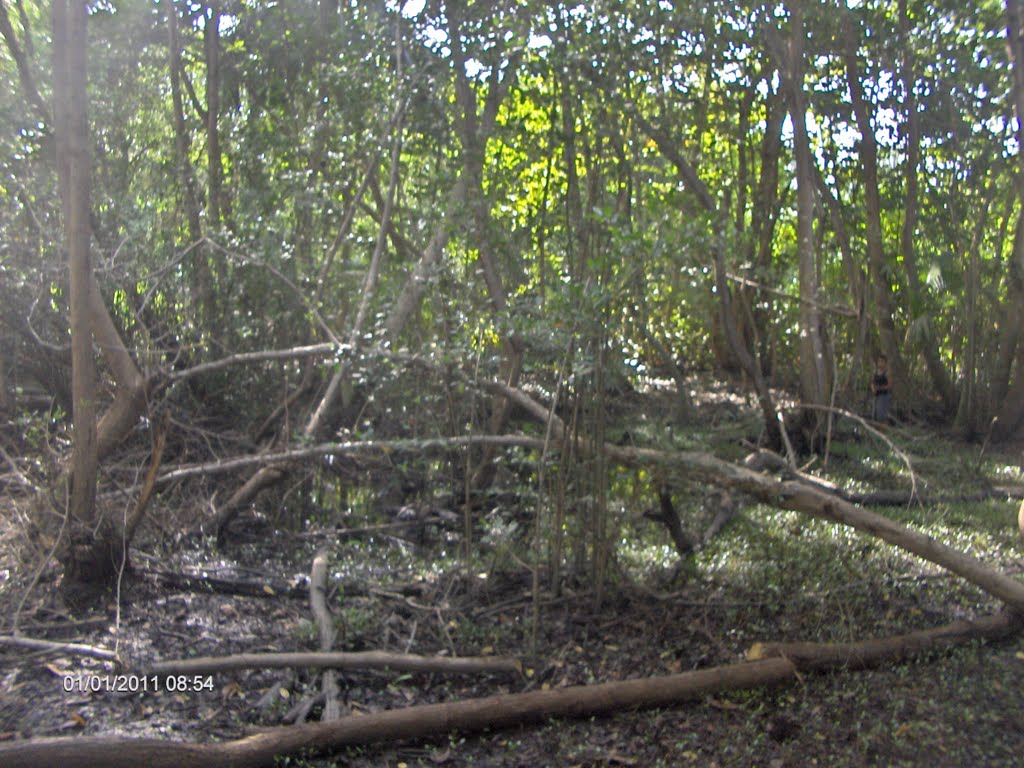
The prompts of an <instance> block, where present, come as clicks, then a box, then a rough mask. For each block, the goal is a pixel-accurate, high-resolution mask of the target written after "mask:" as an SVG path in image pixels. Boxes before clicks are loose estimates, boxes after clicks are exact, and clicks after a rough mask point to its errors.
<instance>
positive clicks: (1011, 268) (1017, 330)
mask: <svg viewBox="0 0 1024 768" xmlns="http://www.w3.org/2000/svg"><path fill="white" fill-rule="evenodd" d="M1022 35H1024V9H1022V6H1021V0H1006V37H1007V41H1008V46H1007V47H1008V48H1009V51H1010V57H1011V59H1012V61H1013V103H1014V108H1015V110H1016V113H1017V136H1016V138H1017V144H1018V146H1024V144H1022V142H1024V37H1022ZM1017 163H1018V166H1019V168H1018V172H1019V173H1024V152H1018V153H1017ZM1017 196H1018V198H1019V200H1020V204H1021V205H1022V206H1024V187H1022V186H1021V185H1020V184H1019V183H1018V184H1017ZM1022 335H1024V207H1022V208H1021V210H1020V213H1019V215H1018V217H1017V231H1016V233H1015V234H1014V240H1013V254H1012V255H1011V257H1010V261H1009V264H1008V265H1007V270H1006V302H1005V304H1004V305H1003V312H1002V319H1001V322H1000V333H999V351H998V354H997V357H996V366H995V371H994V373H993V376H992V402H993V406H994V408H995V411H996V415H997V419H998V421H996V423H995V427H994V428H993V430H992V436H993V437H994V438H996V439H1000V440H1001V439H1006V438H1009V437H1011V436H1012V435H1014V434H1015V433H1016V432H1017V430H1018V429H1019V428H1020V427H1021V424H1022V422H1024V359H1020V358H1021V357H1024V355H1021V354H1020V353H1019V352H1020V350H1019V347H1020V339H1021V336H1022ZM1014 360H1016V361H1017V366H1016V369H1017V370H1016V382H1015V383H1014V385H1013V388H1012V390H1011V387H1010V381H1011V375H1012V373H1013V368H1014ZM1015 398H1016V399H1015Z"/></svg>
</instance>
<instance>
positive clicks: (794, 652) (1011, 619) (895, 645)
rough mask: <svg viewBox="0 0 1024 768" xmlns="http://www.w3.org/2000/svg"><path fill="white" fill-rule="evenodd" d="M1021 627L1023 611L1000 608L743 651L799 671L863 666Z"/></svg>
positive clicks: (761, 645)
mask: <svg viewBox="0 0 1024 768" xmlns="http://www.w3.org/2000/svg"><path fill="white" fill-rule="evenodd" d="M1022 627H1024V615H1021V614H1019V613H1016V612H1014V611H1004V612H1002V613H997V614H995V615H993V616H983V617H981V618H979V619H975V620H974V621H954V622H952V623H951V624H945V625H943V626H941V627H934V628H932V629H922V630H919V631H917V632H909V633H907V634H905V635H896V636H894V637H881V638H872V639H870V640H862V641H860V642H857V643H805V642H797V643H755V644H754V645H752V646H751V647H750V650H748V651H747V659H748V660H751V661H753V660H758V659H768V658H775V657H781V658H786V659H789V660H790V661H792V662H793V663H794V664H796V666H797V668H798V669H800V671H801V672H803V671H811V670H821V669H835V668H846V669H864V668H865V667H871V666H875V665H877V664H881V663H882V662H893V661H901V660H903V659H907V658H910V657H911V656H916V655H918V654H921V653H924V652H925V651H931V650H935V649H938V648H941V647H943V646H946V645H953V644H956V643H962V642H966V641H968V640H978V639H980V640H1001V639H1003V638H1006V637H1010V636H1011V635H1014V634H1016V633H1018V632H1020V630H1021V628H1022Z"/></svg>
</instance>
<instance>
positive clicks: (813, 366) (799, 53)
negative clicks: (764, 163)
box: [782, 8, 831, 426]
mask: <svg viewBox="0 0 1024 768" xmlns="http://www.w3.org/2000/svg"><path fill="white" fill-rule="evenodd" d="M791 24H792V32H791V36H790V39H789V41H788V43H787V44H786V46H785V53H784V56H785V59H784V61H783V67H782V73H783V83H784V88H785V90H786V94H787V100H788V102H789V114H790V118H791V120H792V125H793V151H794V154H795V155H796V178H797V252H798V259H799V268H800V298H801V301H800V397H801V400H802V401H803V402H805V403H808V404H810V405H824V404H825V403H826V402H827V401H828V394H829V391H830V390H831V386H830V382H829V379H830V376H829V371H828V368H827V366H826V364H825V360H826V354H825V344H824V340H823V323H822V318H821V310H820V309H819V303H820V296H819V294H820V285H819V275H818V268H817V258H816V252H817V248H816V247H815V238H814V208H815V205H814V186H815V184H814V175H815V171H814V161H813V158H812V157H811V144H810V139H809V138H808V135H807V104H806V100H805V97H804V86H803V79H804V65H803V57H804V51H803V42H804V34H805V32H804V26H803V17H802V15H801V13H800V10H799V8H795V9H794V10H793V11H792V19H791ZM807 415H808V417H809V418H807V419H805V422H806V424H807V425H808V426H811V425H812V424H816V422H817V421H818V419H819V418H820V416H819V415H818V414H817V413H813V414H807Z"/></svg>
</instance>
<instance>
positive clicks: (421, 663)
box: [148, 651, 523, 675]
mask: <svg viewBox="0 0 1024 768" xmlns="http://www.w3.org/2000/svg"><path fill="white" fill-rule="evenodd" d="M286 667H307V668H316V669H392V670H394V671H396V672H440V673H442V674H453V673H476V672H495V673H506V674H521V673H522V671H523V665H522V663H521V662H520V661H519V659H513V658H509V657H507V656H461V657H448V656H417V655H415V654H411V653H389V652H387V651H360V652H357V653H346V652H343V651H335V652H332V653H240V654H237V655H235V656H198V657H196V658H194V659H173V660H170V661H161V662H157V663H156V664H154V665H153V666H152V667H150V669H149V673H148V674H154V675H203V674H209V673H212V672H231V671H233V670H237V669H282V668H286Z"/></svg>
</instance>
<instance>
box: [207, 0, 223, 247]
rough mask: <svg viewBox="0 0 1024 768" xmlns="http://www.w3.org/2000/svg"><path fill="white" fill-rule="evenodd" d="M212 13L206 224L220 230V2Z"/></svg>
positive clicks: (212, 0) (209, 25) (214, 3)
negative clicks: (218, 124)
mask: <svg viewBox="0 0 1024 768" xmlns="http://www.w3.org/2000/svg"><path fill="white" fill-rule="evenodd" d="M209 9H210V13H209V15H208V16H207V18H206V28H205V30H204V42H205V45H206V152H207V158H208V162H209V169H208V174H209V175H208V177H207V185H208V188H207V201H206V222H207V224H208V225H209V229H210V230H212V231H216V230H217V229H219V228H220V218H221V207H220V204H221V179H222V176H223V173H224V168H223V165H222V163H221V152H220V131H219V130H218V126H217V120H218V118H219V115H220V2H219V0H210V2H209Z"/></svg>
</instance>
